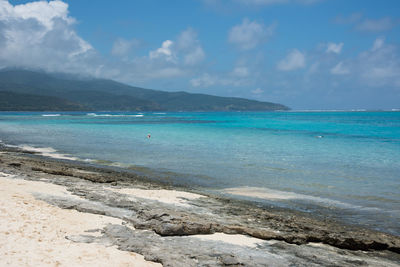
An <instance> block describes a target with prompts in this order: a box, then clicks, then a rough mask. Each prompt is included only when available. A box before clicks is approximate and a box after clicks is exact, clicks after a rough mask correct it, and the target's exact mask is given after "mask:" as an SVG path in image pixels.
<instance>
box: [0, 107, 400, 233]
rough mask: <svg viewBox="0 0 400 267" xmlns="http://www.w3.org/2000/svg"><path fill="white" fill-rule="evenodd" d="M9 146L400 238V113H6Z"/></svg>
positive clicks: (0, 123) (1, 117)
mask: <svg viewBox="0 0 400 267" xmlns="http://www.w3.org/2000/svg"><path fill="white" fill-rule="evenodd" d="M148 134H151V138H147V135H148ZM0 139H1V140H2V142H3V143H6V144H11V145H28V146H31V147H35V148H47V149H44V150H43V151H47V152H54V151H53V150H51V149H49V148H52V149H54V150H56V151H57V152H58V153H62V154H65V155H70V156H73V157H77V158H79V159H82V160H91V161H94V162H96V163H102V164H109V165H117V166H122V167H125V168H130V169H132V170H134V171H137V172H141V173H144V174H147V175H149V176H151V177H153V178H154V179H163V180H167V181H169V182H171V183H174V184H179V185H189V186H194V187H197V188H199V189H201V190H207V191H212V192H215V193H220V194H224V195H227V196H231V197H238V198H245V199H250V200H253V201H256V202H257V203H258V204H261V205H276V206H280V207H288V208H293V209H297V210H302V211H306V212H312V213H315V214H318V215H321V216H327V217H331V218H334V219H338V220H342V221H345V222H347V223H355V224H358V225H363V226H366V227H369V228H373V229H378V230H383V231H386V232H390V233H394V234H396V235H400V225H399V221H400V112H270V113H267V112H226V113H222V112H221V113H219V112H218V113H217V112H213V113H187V112H179V113H153V112H148V113H124V112H119V113H118V112H117V113H116V112H112V113H110V112H108V113H106V112H96V113H82V112H80V113H78V112H76V113H22V112H18V113H11V112H2V113H1V112H0ZM53 154H55V153H53Z"/></svg>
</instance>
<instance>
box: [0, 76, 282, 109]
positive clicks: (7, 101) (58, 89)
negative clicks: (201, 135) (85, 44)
mask: <svg viewBox="0 0 400 267" xmlns="http://www.w3.org/2000/svg"><path fill="white" fill-rule="evenodd" d="M287 109H288V107H286V106H284V105H281V104H275V103H269V102H260V101H255V100H249V99H244V98H236V97H219V96H212V95H206V94H192V93H187V92H165V91H158V90H151V89H144V88H139V87H134V86H129V85H126V84H123V83H119V82H115V81H112V80H105V79H79V78H73V77H72V76H63V75H59V74H48V73H43V72H35V71H27V70H15V69H14V70H10V69H8V70H1V71H0V110H3V111H5V110H8V111H18V110H19V111H72V110H75V111H79V110H85V111H94V110H96V111H100V110H104V111H161V110H162V111H229V110H237V111H239V110H240V111H273V110H287Z"/></svg>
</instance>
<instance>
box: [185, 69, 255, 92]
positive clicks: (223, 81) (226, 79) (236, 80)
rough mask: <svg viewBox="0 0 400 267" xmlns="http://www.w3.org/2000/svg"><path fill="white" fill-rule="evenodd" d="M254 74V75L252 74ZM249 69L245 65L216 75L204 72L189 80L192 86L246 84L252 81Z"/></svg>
mask: <svg viewBox="0 0 400 267" xmlns="http://www.w3.org/2000/svg"><path fill="white" fill-rule="evenodd" d="M253 76H254V75H253ZM252 78H254V77H252V76H251V74H250V71H249V69H248V68H247V67H245V66H238V67H235V68H234V69H233V70H232V71H230V72H225V73H220V74H218V75H215V74H209V73H204V74H202V75H201V76H200V77H197V78H193V79H191V80H190V84H191V85H192V86H193V87H210V86H214V85H222V86H233V87H240V86H248V85H250V84H252V83H253V82H254V80H253V79H252Z"/></svg>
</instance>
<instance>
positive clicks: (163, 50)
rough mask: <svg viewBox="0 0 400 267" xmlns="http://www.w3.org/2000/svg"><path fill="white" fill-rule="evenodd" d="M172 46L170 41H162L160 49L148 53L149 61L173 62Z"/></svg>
mask: <svg viewBox="0 0 400 267" xmlns="http://www.w3.org/2000/svg"><path fill="white" fill-rule="evenodd" d="M173 44H174V42H172V41H171V40H166V41H164V42H163V43H162V45H161V47H160V48H157V49H156V50H154V51H150V53H149V57H150V59H155V58H165V59H166V60H167V61H174V55H173V53H172V45H173Z"/></svg>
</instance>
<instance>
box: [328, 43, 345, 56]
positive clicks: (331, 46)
mask: <svg viewBox="0 0 400 267" xmlns="http://www.w3.org/2000/svg"><path fill="white" fill-rule="evenodd" d="M342 48H343V43H338V44H335V43H328V44H327V46H326V53H335V54H340V53H341V52H342Z"/></svg>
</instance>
